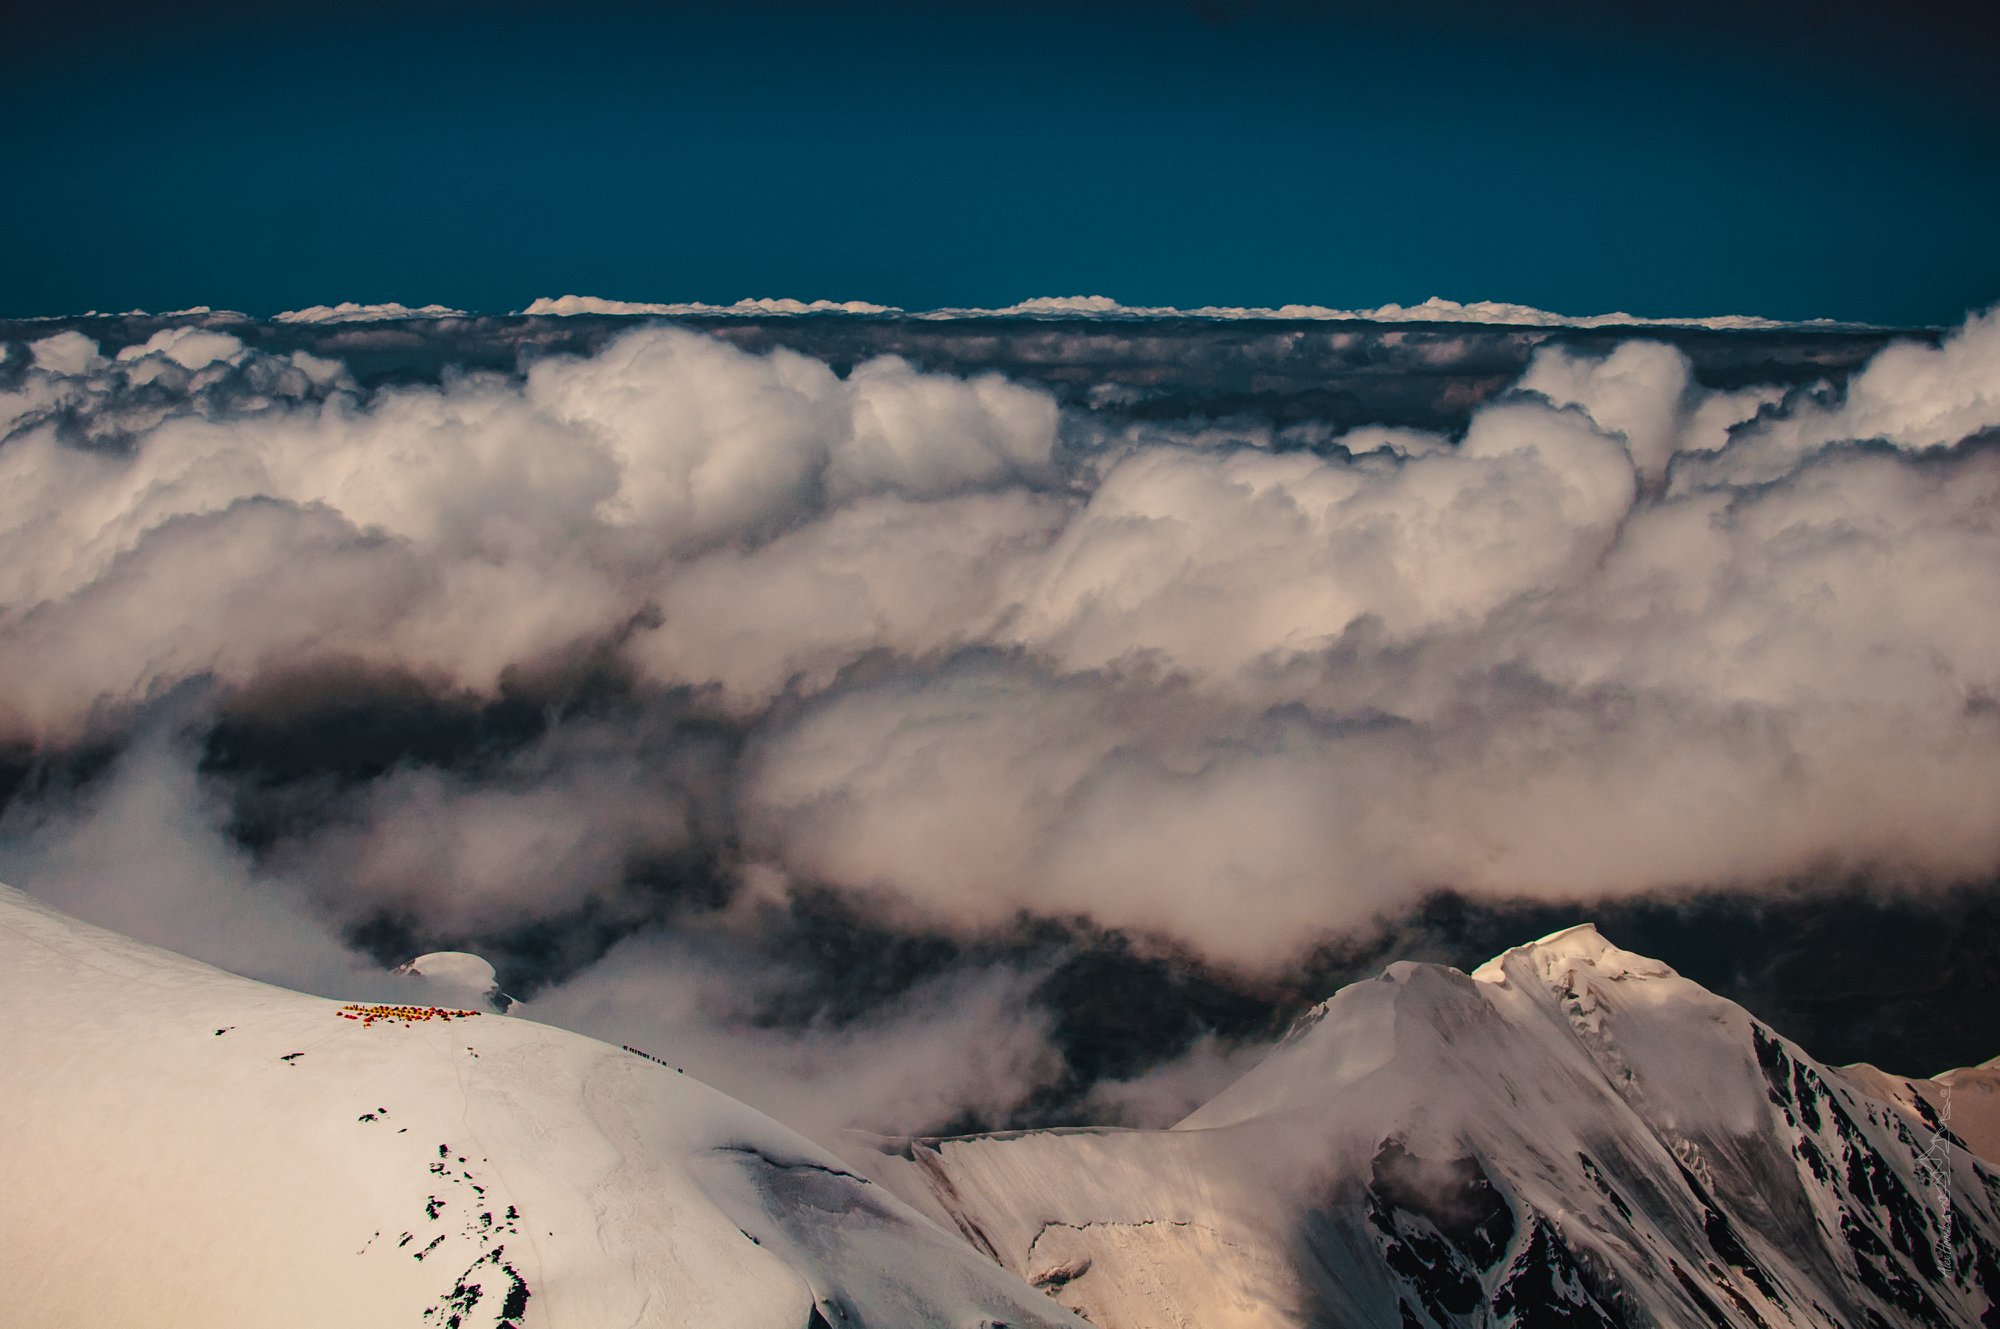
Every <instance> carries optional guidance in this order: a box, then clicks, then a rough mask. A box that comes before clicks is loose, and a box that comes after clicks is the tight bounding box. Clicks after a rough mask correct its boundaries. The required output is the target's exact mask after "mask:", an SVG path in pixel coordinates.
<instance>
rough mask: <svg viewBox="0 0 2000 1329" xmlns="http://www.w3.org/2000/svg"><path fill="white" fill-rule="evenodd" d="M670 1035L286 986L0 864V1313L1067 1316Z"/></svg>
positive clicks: (663, 1320)
mask: <svg viewBox="0 0 2000 1329" xmlns="http://www.w3.org/2000/svg"><path fill="white" fill-rule="evenodd" d="M443 967H446V968H449V967H450V966H443ZM460 967H461V968H462V967H463V965H462V964H461V965H460ZM672 1052H673V1049H671V1048H658V1049H653V1050H651V1055H646V1054H641V1055H634V1054H633V1053H632V1052H631V1051H626V1050H621V1049H618V1048H614V1047H610V1046H607V1045H605V1044H602V1043H597V1042H594V1041H592V1040H590V1039H587V1038H583V1037H580V1036H578V1035H575V1034H570V1033H565V1032H563V1031H561V1030H557V1029H552V1028H549V1027H546V1026H543V1025H538V1024H534V1023H530V1022H528V1021H526V1020H517V1019H510V1018H507V1017H505V1016H499V1015H493V1014H480V1013H475V1012H473V1011H470V1010H466V1011H459V1012H453V1011H450V1010H441V1009H438V1008H433V1007H417V1006H405V1007H395V1006H343V1005H342V1004H341V1003H338V1002H333V1001H326V1000H321V999H319V998H316V997H307V996H301V995H299V994H297V993H293V992H286V991H282V990H280V989H276V988H271V987H267V986H265V985H263V984H259V983H254V982H251V981H249V980H247V979H242V978H237V977H234V976H232V975H229V974H225V973H223V972H221V971H219V970H215V969H211V968H209V967H208V966H206V965H202V964H197V963H195V962H194V961H192V960H185V959H182V958H180V957H178V956H174V955H169V954H166V953H164V952H161V951H157V950H154V949H152V948H150V947H147V946H142V945H139V944H137V943H135V942H131V941H127V940H125V939H123V938H121V937H117V936H114V935H113V934H110V933H107V932H103V931H100V930H98V929H96V928H93V927H90V926H87V925H85V924H82V923H79V922H77V921H75V920H73V919H70V918H67V917H65V916H63V915H61V914H57V913H55V912H54V911H52V910H49V909H46V908H44V907H42V906H40V905H38V904H36V903H34V902H33V901H31V900H29V899H28V898H27V897H25V896H23V895H20V894H19V893H17V892H14V891H11V890H8V889H6V888H4V887H0V1076H4V1079H0V1084H4V1086H5V1093H4V1100H0V1101H4V1103H5V1122H4V1126H5V1129H4V1130H0V1324H7V1325H21V1326H35V1329H60V1327H63V1326H92V1327H93V1329H95V1327H97V1326H106V1325H160V1326H201V1329H235V1327H238V1326H241V1327H243V1329H249V1327H251V1326H255V1327H256V1329H270V1327H271V1326H285V1327H286V1329H307V1327H309V1326H327V1327H328V1329H336V1327H337V1329H357V1327H358V1326H367V1327H368V1329H389V1327H390V1326H409V1329H469V1327H470V1326H481V1327H482V1329H488V1327H494V1326H501V1325H512V1326H517V1329H531V1327H532V1326H538V1325H542V1326H575V1327H576V1329H604V1326H610V1325H634V1326H700V1327H702V1329H732V1327H735V1326H741V1327H742V1329H808V1327H809V1326H821V1327H822V1329H832V1327H834V1326H860V1325H871V1326H884V1325H909V1326H915V1325H925V1326H930V1325H937V1326H952V1327H953V1329H975V1327H978V1326H985V1327H986V1329H996V1327H997V1326H1000V1325H1010V1326H1016V1327H1017V1329H1019V1327H1022V1326H1046V1327H1049V1329H1053V1327H1054V1326H1062V1325H1067V1326H1075V1325H1078V1324H1079V1321H1077V1320H1076V1319H1075V1318H1073V1317H1072V1316H1071V1315H1069V1314H1068V1313H1067V1312H1065V1311H1063V1310H1062V1309H1061V1308H1060V1307H1058V1306H1056V1305H1055V1304H1054V1303H1053V1302H1051V1301H1049V1300H1047V1299H1046V1298H1044V1297H1042V1296H1040V1295H1039V1294H1037V1293H1035V1292H1034V1291H1032V1290H1031V1289H1030V1288H1028V1287H1027V1285H1026V1284H1024V1283H1022V1282H1021V1281H1020V1280H1019V1279H1018V1278H1016V1277H1015V1276H1014V1275H1012V1274H1009V1273H1007V1272H1005V1271H1004V1270H1002V1269H1000V1268H998V1267H996V1266H995V1265H994V1264H993V1263H992V1262H991V1261H989V1260H988V1259H986V1258H985V1257H984V1256H983V1255H981V1254H979V1253H977V1252H975V1251H973V1250H972V1249H970V1248H969V1247H967V1246H965V1245H964V1244H962V1243H961V1242H959V1241H958V1240H957V1239H956V1238H955V1237H954V1236H952V1235H950V1234H948V1233H946V1232H944V1231H941V1230H939V1229H938V1228H937V1227H936V1226H934V1225H933V1224H932V1223H931V1222H929V1221H928V1220H926V1219H924V1218H922V1217H920V1216H919V1215H918V1214H916V1213H915V1212H913V1211H912V1210H910V1209H909V1208H908V1207H907V1206H905V1205H904V1204H903V1203H901V1202H900V1201H898V1200H896V1199H895V1198H893V1197H892V1196H889V1195H886V1194H884V1193H883V1188H882V1187H881V1186H879V1185H875V1184H873V1183H870V1182H867V1181H864V1180H863V1179H861V1178H859V1177H857V1176H856V1175H854V1174H853V1173H852V1172H851V1171H849V1170H848V1169H846V1168H845V1167H843V1166H842V1165H841V1164H840V1163H839V1162H838V1161H837V1160H835V1159H834V1158H833V1157H831V1156H830V1155H828V1154H826V1153H825V1152H823V1151H822V1150H820V1149H818V1148H816V1147H814V1146H813V1145H811V1144H809V1143H808V1142H807V1141H806V1140H804V1139H803V1138H801V1137H800V1136H798V1135H795V1134H793V1133H792V1132H791V1131H789V1130H787V1129H785V1128H784V1127H782V1126H779V1125H778V1124H777V1123H775V1122H773V1121H771V1120H770V1119H769V1118H766V1117H764V1116H762V1115H761V1114H759V1113H757V1112H755V1111H753V1110H752V1109H750V1108H747V1107H745V1106H743V1105H742V1104H740V1103H738V1102H735V1101H734V1100H732V1099H730V1098H727V1097H726V1096H724V1095H723V1094H721V1093H718V1092H717V1091H715V1090H713V1089H710V1088H709V1087H708V1086H706V1085H703V1084H700V1083H698V1082H696V1081H694V1080H692V1079H690V1078H689V1077H687V1076H685V1075H682V1074H679V1073H678V1072H677V1071H676V1070H675V1068H674V1066H673V1065H672V1064H671V1061H672Z"/></svg>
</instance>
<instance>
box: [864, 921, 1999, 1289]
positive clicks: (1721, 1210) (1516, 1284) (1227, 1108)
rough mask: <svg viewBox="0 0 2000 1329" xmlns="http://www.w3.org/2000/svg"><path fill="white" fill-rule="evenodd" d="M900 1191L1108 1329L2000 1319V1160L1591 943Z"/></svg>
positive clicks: (931, 1150) (952, 1166)
mask: <svg viewBox="0 0 2000 1329" xmlns="http://www.w3.org/2000/svg"><path fill="white" fill-rule="evenodd" d="M1940 1087H1941V1086H1940ZM1935 1115H1938V1114H1934V1116H1935ZM883 1176H884V1178H885V1180H887V1181H888V1182H889V1183H890V1184H891V1185H894V1186H896V1187H899V1188H901V1189H903V1190H904V1191H905V1193H907V1194H909V1195H911V1196H912V1197H913V1199H914V1200H915V1201H917V1202H919V1203H923V1204H927V1205H929V1206H930V1207H931V1208H932V1211H933V1212H934V1213H936V1214H938V1215H940V1216H941V1217H945V1218H948V1219H949V1220H950V1221H951V1222H953V1223H955V1224H956V1225H957V1226H958V1227H959V1229H960V1230H961V1231H963V1232H966V1233H968V1234H970V1235H972V1236H973V1237H974V1239H975V1240H977V1241H979V1242H980V1243H982V1244H983V1245H985V1246H986V1247H988V1248H990V1249H992V1250H994V1251H995V1252H996V1253H997V1254H998V1256H999V1257H1000V1259H1001V1260H1002V1262H1003V1263H1005V1264H1007V1265H1008V1267H1010V1268H1013V1269H1016V1270H1018V1271H1020V1272H1021V1273H1023V1274H1024V1275H1025V1276H1027V1277H1029V1278H1030V1279H1031V1280H1035V1281H1037V1282H1039V1283H1040V1284H1041V1285H1043V1286H1046V1287H1048V1288H1049V1289H1050V1290H1051V1291H1052V1293H1053V1294H1054V1295H1055V1296H1056V1297H1057V1298H1058V1299H1059V1300H1061V1301H1063V1302H1064V1303H1065V1304H1067V1305H1070V1306H1073V1307H1075V1308H1077V1309H1079V1310H1080V1311H1082V1312H1083V1313H1084V1314H1086V1315H1088V1316H1089V1318H1090V1319H1091V1320H1092V1322H1093V1323H1095V1324H1097V1325H1099V1326H1101V1327H1102V1329H1123V1327H1126V1326H1130V1327H1131V1329H1137V1326H1141V1325H1153V1324H1159V1323H1185V1324H1190V1325H1197V1324H1198V1325H1203V1326H1211V1325H1228V1326H1258V1327H1259V1329H1280V1327H1284V1329H1297V1327H1298V1326H1303V1325H1308V1324H1357V1325H1359V1324H1367V1325H1377V1324H1380V1325H1396V1324H1402V1325H1405V1326H1409V1325H1420V1326H1427V1327H1429V1329H1471V1326H1475V1325H1494V1326H1511V1327H1512V1329H1523V1327H1525V1326H1529V1325H1553V1326H1564V1327H1566V1329H1579V1327H1587V1329H1612V1327H1613V1326H1618V1327H1619V1329H1635V1327H1636V1326H1639V1325H1696V1324H1700V1325H1712V1326H1717V1327H1718V1329H1778V1327H1779V1326H1794V1327H1796V1329H1806V1327H1808V1326H1810V1327H1811V1329H1829V1327H1830V1326H1835V1325H1859V1324H1909V1325H1918V1324H1923V1325H1930V1326H1938V1327H1940V1329H1942V1327H1944V1326H1960V1325H1963V1326H1967V1327H1968V1329H1969V1327H1970V1326H1971V1325H1974V1324H1976V1323H1982V1322H1990V1317H1991V1316H1992V1315H1993V1314H1994V1312H1993V1310H1992V1309H1991V1308H1993V1307H1995V1306H1996V1305H2000V1174H1995V1173H1994V1172H1992V1171H1991V1170H1990V1169H1988V1168H1987V1167H1986V1166H1985V1165H1984V1164H1982V1163H1981V1162H1980V1161H1979V1159H1978V1158H1977V1157H1975V1156H1974V1155H1972V1154H1971V1153H1969V1152H1967V1151H1965V1150H1964V1149H1963V1148H1962V1146H1961V1143H1960V1142H1959V1141H1958V1140H1957V1139H1956V1137H1952V1136H1950V1135H1948V1134H1947V1133H1946V1132H1945V1131H1943V1130H1942V1129H1940V1128H1939V1126H1938V1125H1937V1124H1936V1123H1934V1122H1933V1121H1931V1120H1929V1119H1926V1118H1924V1117H1923V1116H1922V1115H1921V1113H1919V1112H1917V1111H1915V1110H1911V1109H1906V1108H1905V1107H1903V1106H1892V1105H1891V1104H1890V1103H1888V1102H1884V1101H1880V1100H1878V1099H1876V1098H1872V1097H1870V1096H1869V1095H1868V1093H1866V1092H1863V1091H1862V1090H1860V1089H1859V1088H1858V1087H1857V1086H1856V1085H1854V1084H1851V1083H1849V1082H1847V1081H1846V1080H1843V1079H1842V1077H1840V1076H1839V1075H1837V1074H1835V1073H1834V1072H1831V1071H1829V1070H1828V1069H1827V1068H1825V1067H1823V1066H1821V1065H1819V1064H1818V1063H1817V1062H1814V1061H1813V1060H1812V1059H1811V1058H1810V1057H1809V1056H1808V1055H1806V1054H1805V1053H1804V1052H1803V1051H1802V1050H1800V1049H1799V1048H1797V1047H1796V1046H1795V1045H1793V1044H1791V1043H1789V1042H1788V1041H1787V1040H1785V1039H1783V1038H1782V1037H1780V1036H1779V1035H1777V1034H1775V1033H1774V1032H1772V1031H1771V1030H1770V1029H1769V1028H1767V1027H1766V1026H1764V1025H1762V1024H1760V1023H1759V1022H1758V1021H1756V1020H1755V1019H1753V1018H1752V1017H1751V1016H1750V1015H1749V1013H1748V1012H1746V1011H1744V1010H1742V1009H1741V1008H1740V1007H1737V1006H1735V1005H1734V1004H1733V1003H1730V1002H1728V1001H1725V1000H1723V999H1722V998H1720V997H1717V996H1715V995H1714V994H1712V993H1709V992H1707V991H1705V990H1704V989H1702V988H1701V987H1700V986H1699V985H1697V984H1694V983H1692V982H1689V981H1688V980H1686V979H1684V978H1681V977H1679V976H1677V975H1675V974H1674V972H1673V971H1672V970H1671V969H1670V968H1669V967H1668V966H1666V965H1664V964H1661V963H1659V962H1657V961H1655V960H1652V959H1649V958H1648V957H1645V956H1641V955H1635V954H1633V953H1631V952H1628V951H1624V950H1621V949H1619V948H1618V947H1617V946H1615V945H1613V944H1612V943H1611V942H1610V941H1608V940H1607V939H1606V938H1605V937H1604V936H1603V935H1602V934H1601V933H1599V932H1598V931H1597V930H1596V929H1595V928H1591V927H1578V928H1567V929H1564V930H1563V931H1561V932H1558V933H1555V934H1553V935H1551V936H1548V937H1544V938H1542V939H1541V940H1539V941H1536V942H1531V943H1529V944H1527V945H1525V946H1521V947H1517V948H1515V949H1513V950H1510V951H1508V952H1506V953H1505V954H1503V955H1501V956H1498V957H1496V958H1495V959H1494V960H1493V961H1492V962H1491V963H1489V964H1487V965H1482V966H1481V967H1480V968H1479V970H1477V971H1476V972H1475V974H1474V975H1473V976H1471V977H1468V976H1467V975H1464V974H1461V973H1459V972H1458V971H1457V970H1454V969H1449V968H1445V967H1443V966H1438V965H1425V964H1410V963H1398V964H1394V965H1391V966H1389V967H1388V968H1387V969H1386V970H1385V971H1384V972H1383V973H1382V974H1381V975H1380V976H1379V977H1378V978H1376V979H1373V980H1369V981H1364V982H1360V983H1356V984H1353V985H1350V986H1349V987H1347V988H1344V989H1342V990H1341V991H1340V992H1339V993H1337V994H1336V995H1335V996H1334V997H1333V998H1332V999H1331V1000H1329V1001H1327V1002H1326V1003H1324V1004H1323V1005H1322V1006H1321V1007H1319V1008H1317V1009H1316V1010H1315V1011H1314V1012H1313V1014H1312V1016H1311V1017H1309V1018H1308V1019H1307V1020H1304V1021H1301V1022H1300V1025H1299V1026H1298V1027H1297V1028H1295V1030H1294V1031H1293V1033H1292V1034H1291V1035H1290V1036H1288V1037H1287V1038H1286V1040H1285V1041H1284V1042H1283V1043H1282V1044H1281V1045H1280V1046H1279V1047H1277V1048H1276V1049H1274V1050H1273V1051H1272V1052H1271V1054H1270V1055H1269V1056H1268V1057H1266V1059H1265V1060H1264V1061H1263V1062H1262V1063H1260V1064H1259V1065H1257V1066H1256V1067H1255V1068H1254V1069H1252V1070H1251V1071H1250V1072H1248V1073H1247V1074H1245V1075H1244V1076H1243V1077H1242V1078H1240V1079H1239V1080H1237V1081H1236V1082H1235V1083H1234V1084H1232V1085H1230V1086H1229V1087H1228V1088H1226V1089H1225V1090H1223V1091H1222V1092H1221V1093H1220V1094H1218V1095H1217V1096H1216V1097H1214V1098H1213V1099H1211V1100H1210V1101H1209V1102H1208V1103H1207V1104H1205V1105H1204V1106H1202V1107H1201V1108H1200V1109H1198V1110H1197V1111H1196V1112H1194V1113H1193V1114H1192V1115H1190V1116H1189V1117H1187V1118H1186V1119H1185V1120H1183V1121H1182V1122H1181V1123H1179V1124H1178V1125H1177V1126H1176V1127H1174V1128H1173V1129H1171V1130H1165V1131H1082V1132H1033V1133H1028V1134H1025V1135H1015V1136H1012V1137H1007V1138H1001V1137H991V1138H980V1137H963V1138H957V1139H951V1140H940V1141H931V1142H923V1141H917V1142H911V1144H910V1145H909V1147H908V1149H907V1151H906V1152H905V1153H904V1154H902V1155H901V1156H900V1157H898V1158H897V1159H894V1160H892V1161H891V1163H890V1164H889V1165H888V1167H887V1168H886V1169H885V1171H884V1173H883ZM1190 1268H1194V1269H1198V1270H1199V1272H1200V1277H1199V1278H1191V1277H1190V1276H1189V1274H1188V1272H1187V1271H1188V1270H1189V1269H1190ZM1162 1289H1171V1292H1170V1293H1163V1292H1162ZM1982 1316H1985V1317H1988V1319H1987V1320H1984V1321H1982V1318H1981V1317H1982Z"/></svg>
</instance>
